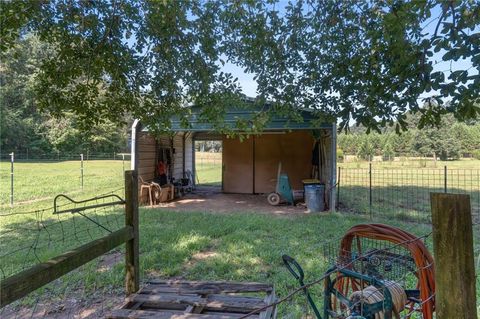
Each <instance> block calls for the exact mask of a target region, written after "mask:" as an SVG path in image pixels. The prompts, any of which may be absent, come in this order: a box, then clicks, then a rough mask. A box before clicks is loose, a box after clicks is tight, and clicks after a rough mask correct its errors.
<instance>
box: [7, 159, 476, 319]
mask: <svg viewBox="0 0 480 319" xmlns="http://www.w3.org/2000/svg"><path fill="white" fill-rule="evenodd" d="M6 164H8V163H5V162H2V165H1V198H2V204H3V206H2V207H3V208H2V215H3V216H0V270H1V273H0V276H1V277H6V276H9V275H12V274H14V273H17V272H18V271H20V270H21V269H26V268H28V267H29V266H31V265H33V264H35V263H38V262H40V261H45V260H47V259H48V258H51V257H53V256H56V255H58V254H60V253H63V252H65V251H67V250H69V249H72V248H74V247H77V246H79V245H81V244H83V243H86V242H88V241H90V240H92V239H95V238H98V237H100V236H103V235H105V234H107V233H108V232H107V231H105V230H104V229H102V228H100V227H99V226H97V225H96V224H93V223H92V222H90V221H88V220H86V219H85V218H83V217H81V216H76V215H72V214H70V213H68V214H60V215H54V214H52V211H51V210H50V209H47V210H45V211H43V212H40V213H31V214H18V215H6V214H8V213H9V212H25V211H29V210H33V209H39V208H44V207H51V205H52V201H51V198H52V197H53V196H54V195H56V194H58V193H59V192H62V193H67V194H69V195H72V196H73V197H74V198H76V199H78V198H88V197H91V196H94V195H99V194H102V193H106V192H108V191H111V190H115V189H117V190H118V193H119V194H122V192H123V189H122V187H123V178H122V171H123V169H122V162H121V161H116V162H115V161H89V162H87V163H85V176H86V178H85V187H84V190H83V191H82V190H81V188H80V184H79V178H78V176H79V163H78V162H60V163H17V165H16V170H15V173H16V176H17V177H18V181H19V182H18V183H19V184H18V185H19V186H18V187H17V185H16V188H17V189H18V191H19V192H18V194H17V195H16V198H18V201H19V202H21V203H18V204H16V206H15V207H14V209H13V210H10V209H9V208H8V204H7V203H8V191H6V190H8V187H7V186H8V185H9V179H8V178H9V175H8V174H9V171H8V165H6ZM217 166H218V165H217ZM126 167H128V165H126ZM198 168H199V167H198V166H197V169H198ZM206 168H207V166H206V164H205V170H206V171H207V172H208V170H207V169H206ZM217 171H218V169H217ZM20 173H22V174H23V175H24V176H23V177H20V176H21V174H20ZM201 173H206V172H202V171H201V170H200V171H199V172H198V175H199V176H200V174H201ZM204 176H208V175H204ZM122 197H123V196H122ZM46 198H49V199H46ZM89 214H91V215H90V217H92V218H93V219H94V220H96V221H97V222H98V223H100V224H102V225H104V226H106V227H107V228H109V229H110V230H115V229H118V228H119V227H121V225H122V224H123V212H122V210H121V209H120V208H117V209H97V210H95V211H94V212H90V213H89ZM375 221H376V222H383V223H386V224H391V225H395V226H397V227H400V228H403V229H407V230H408V231H410V232H412V233H415V234H418V235H424V234H427V233H429V232H430V230H431V229H430V226H429V225H428V224H418V223H409V222H404V221H398V220H395V219H391V218H390V219H382V217H378V218H376V220H375ZM366 222H370V219H368V218H366V217H362V216H358V215H357V216H355V215H352V214H349V215H346V214H320V215H300V216H291V215H290V216H283V217H282V216H273V215H265V214H252V213H244V212H232V213H231V214H221V215H218V214H212V213H202V212H196V213H195V212H194V213H177V212H168V211H161V210H157V209H148V208H142V209H140V236H141V240H140V254H141V255H140V263H141V274H142V278H144V279H145V278H148V277H163V278H171V277H176V278H178V277H181V278H186V279H191V280H241V281H262V282H269V283H273V284H274V285H275V287H276V291H277V294H278V295H279V296H280V297H282V296H285V295H286V294H287V292H288V291H291V290H292V289H294V288H296V287H297V283H296V282H295V280H294V279H293V278H292V277H291V275H290V274H289V273H288V272H287V271H286V269H285V267H284V266H283V264H282V262H281V258H280V257H281V255H282V254H284V253H287V254H290V255H292V256H293V257H295V258H297V259H298V261H299V262H300V263H301V264H302V265H303V266H304V268H305V272H306V276H307V278H306V279H307V280H313V279H315V278H318V277H319V276H320V275H321V274H322V273H323V272H324V271H325V270H326V268H327V266H328V264H327V261H326V259H325V258H323V247H324V244H325V243H328V242H332V241H333V242H334V243H338V238H340V237H341V236H342V235H343V234H344V233H345V231H346V230H347V229H348V228H350V227H351V226H353V225H355V224H358V223H366ZM477 230H478V229H477ZM479 236H480V234H479V232H477V233H476V239H475V240H476V242H475V245H476V246H475V251H476V253H475V255H476V256H478V255H479V254H480V238H479ZM428 243H429V246H430V247H431V239H429V240H428ZM121 254H122V250H121V249H120V250H119V252H117V253H113V254H109V255H106V256H105V258H107V257H108V256H116V255H118V256H119V259H118V261H119V262H118V263H112V264H111V265H110V264H107V265H105V260H104V259H103V258H98V259H96V260H94V261H93V262H91V263H89V264H87V265H85V266H83V267H81V268H80V269H79V270H77V271H74V272H72V273H71V274H69V275H68V276H64V277H62V279H61V280H59V281H56V282H54V283H52V284H49V285H47V286H46V287H45V288H43V289H40V290H39V291H37V292H36V293H34V294H32V295H31V296H30V297H28V298H26V299H25V300H24V301H23V305H24V306H25V307H30V308H32V309H33V307H34V305H36V304H38V303H39V302H46V303H49V302H52V303H54V302H61V301H62V300H65V299H66V298H72V296H73V298H75V299H79V300H83V301H84V304H85V305H86V306H89V307H105V308H108V307H110V306H111V304H110V303H109V302H107V301H105V300H106V299H105V296H106V295H110V294H114V295H116V296H117V298H121V295H122V286H123V271H124V264H123V262H121V260H122V259H121V258H122V257H121ZM479 258H480V257H479ZM479 266H480V265H479V263H477V271H480V269H478V267H479ZM477 278H478V277H477ZM320 291H321V287H319V286H317V287H315V288H314V289H313V292H314V295H315V296H316V298H318V299H320ZM477 296H479V297H480V279H477ZM479 302H480V299H479ZM93 304H95V305H96V306H95V305H93ZM306 309H307V307H306V303H305V300H304V297H303V296H302V295H299V296H298V297H296V298H294V299H293V300H292V301H289V302H287V303H285V304H284V305H282V306H281V308H280V314H279V316H280V317H284V316H286V315H287V314H292V318H297V317H299V316H300V314H301V313H304V312H305V311H306ZM0 316H1V311H0Z"/></svg>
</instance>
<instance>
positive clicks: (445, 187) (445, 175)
mask: <svg viewBox="0 0 480 319" xmlns="http://www.w3.org/2000/svg"><path fill="white" fill-rule="evenodd" d="M443 175H444V185H443V191H444V193H446V192H447V165H445V167H444V173H443Z"/></svg>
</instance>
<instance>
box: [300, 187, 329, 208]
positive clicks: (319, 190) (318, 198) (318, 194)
mask: <svg viewBox="0 0 480 319" xmlns="http://www.w3.org/2000/svg"><path fill="white" fill-rule="evenodd" d="M324 197H325V184H307V185H305V204H306V205H307V208H308V210H309V211H310V212H311V213H318V212H323V211H324V210H325V204H324V201H323V199H324Z"/></svg>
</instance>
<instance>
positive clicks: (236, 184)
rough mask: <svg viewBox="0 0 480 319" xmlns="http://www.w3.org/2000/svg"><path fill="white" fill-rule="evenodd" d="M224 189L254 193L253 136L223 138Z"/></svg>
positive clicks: (232, 191)
mask: <svg viewBox="0 0 480 319" xmlns="http://www.w3.org/2000/svg"><path fill="white" fill-rule="evenodd" d="M222 146H223V152H222V157H223V158H222V161H223V191H224V192H226V193H241V194H252V193H253V138H252V137H250V138H248V139H246V140H243V141H240V140H239V139H238V138H237V139H231V138H226V137H224V138H223V145H222Z"/></svg>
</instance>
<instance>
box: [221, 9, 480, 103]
mask: <svg viewBox="0 0 480 319" xmlns="http://www.w3.org/2000/svg"><path fill="white" fill-rule="evenodd" d="M286 3H287V1H280V2H279V4H280V8H282V6H283V7H285V5H286ZM441 10H442V9H441V7H440V5H439V6H437V7H435V8H434V9H433V10H432V15H431V18H430V19H429V20H428V21H426V22H425V24H424V28H425V29H424V31H425V32H426V33H427V34H429V35H433V34H434V32H435V28H436V25H437V21H438V17H439V16H440V15H441ZM282 11H284V10H283V9H280V12H282ZM448 22H449V21H448ZM467 32H480V26H477V27H476V28H475V30H473V31H467ZM444 53H445V52H442V51H440V52H437V53H434V55H433V57H431V58H430V59H431V60H432V61H433V62H434V66H433V69H434V72H437V71H442V72H444V73H445V78H448V76H449V75H450V70H451V71H455V70H468V71H469V74H470V75H472V74H478V70H477V69H475V68H472V63H471V61H470V59H467V60H459V61H456V62H452V63H450V62H446V61H442V56H443V54H444ZM222 71H223V72H228V73H231V74H232V75H233V76H234V77H237V78H238V82H239V84H240V86H241V88H242V91H243V93H244V94H245V95H247V96H250V97H255V96H256V95H257V93H256V90H257V83H256V81H255V80H254V79H253V77H254V75H253V74H248V73H246V72H244V70H243V69H242V68H241V67H238V66H237V65H234V64H232V63H229V62H227V63H225V65H224V66H223V68H222ZM435 93H436V92H430V93H429V94H428V95H432V94H435ZM426 96H427V95H424V96H423V97H426Z"/></svg>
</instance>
